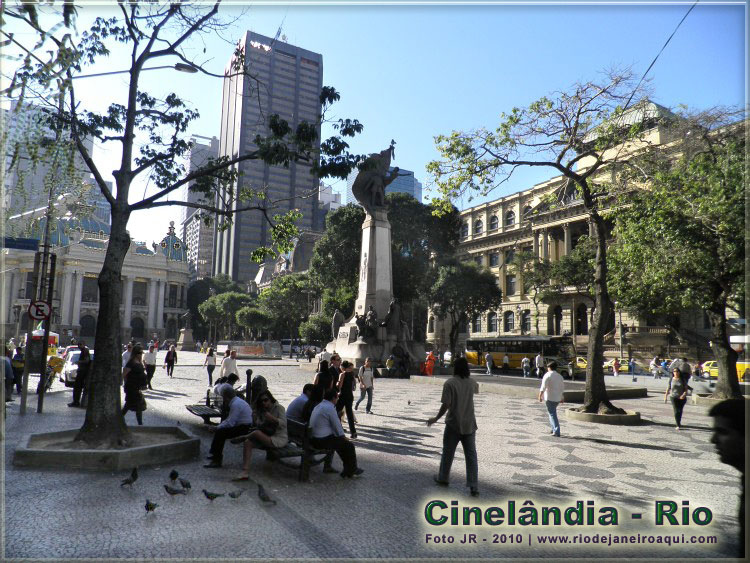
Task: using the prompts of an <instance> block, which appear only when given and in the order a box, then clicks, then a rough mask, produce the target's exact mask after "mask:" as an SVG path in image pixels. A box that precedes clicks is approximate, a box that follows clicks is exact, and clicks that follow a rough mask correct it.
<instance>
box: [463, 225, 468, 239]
mask: <svg viewBox="0 0 750 563" xmlns="http://www.w3.org/2000/svg"><path fill="white" fill-rule="evenodd" d="M468 236H469V224H468V223H464V224H462V225H461V238H466V237H468Z"/></svg>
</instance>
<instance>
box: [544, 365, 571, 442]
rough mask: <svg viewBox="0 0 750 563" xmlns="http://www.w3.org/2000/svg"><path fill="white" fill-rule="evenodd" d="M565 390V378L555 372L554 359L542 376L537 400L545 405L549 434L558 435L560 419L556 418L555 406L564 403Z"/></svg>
mask: <svg viewBox="0 0 750 563" xmlns="http://www.w3.org/2000/svg"><path fill="white" fill-rule="evenodd" d="M564 390H565V380H564V379H563V376H562V375H560V374H559V373H557V362H555V361H554V360H553V361H551V362H550V363H548V364H547V373H545V374H544V377H543V378H542V385H541V387H539V402H540V403H541V402H542V396H544V404H545V406H546V407H547V414H548V416H549V423H550V426H551V427H552V430H551V432H550V434H552V435H553V436H556V437H558V438H559V437H560V420H559V419H558V418H557V406H558V405H559V404H561V403H564V402H565V401H564V399H563V391H564Z"/></svg>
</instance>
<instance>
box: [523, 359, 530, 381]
mask: <svg viewBox="0 0 750 563" xmlns="http://www.w3.org/2000/svg"><path fill="white" fill-rule="evenodd" d="M521 368H522V369H523V376H524V377H529V372H530V371H531V360H530V359H529V357H528V356H524V357H523V360H521Z"/></svg>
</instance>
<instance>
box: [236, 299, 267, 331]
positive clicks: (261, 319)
mask: <svg viewBox="0 0 750 563" xmlns="http://www.w3.org/2000/svg"><path fill="white" fill-rule="evenodd" d="M234 318H235V320H236V321H237V324H238V325H239V326H241V327H242V328H243V329H245V330H248V331H250V335H251V336H252V337H254V338H258V339H259V338H260V336H261V334H262V332H263V331H265V330H268V329H269V327H270V326H271V319H270V318H269V317H268V315H267V314H266V313H265V312H264V311H263V310H262V309H260V308H259V307H257V306H251V305H246V306H244V307H242V308H240V309H239V310H238V311H237V313H235V316H234Z"/></svg>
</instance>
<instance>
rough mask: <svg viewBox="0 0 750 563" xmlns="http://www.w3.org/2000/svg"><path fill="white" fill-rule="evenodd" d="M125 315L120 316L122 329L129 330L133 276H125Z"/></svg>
mask: <svg viewBox="0 0 750 563" xmlns="http://www.w3.org/2000/svg"><path fill="white" fill-rule="evenodd" d="M123 300H124V302H125V314H124V315H123V316H122V328H124V329H127V330H130V317H131V316H132V315H133V276H125V295H124V297H123Z"/></svg>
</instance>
